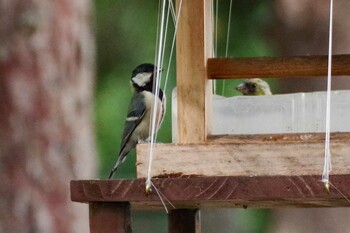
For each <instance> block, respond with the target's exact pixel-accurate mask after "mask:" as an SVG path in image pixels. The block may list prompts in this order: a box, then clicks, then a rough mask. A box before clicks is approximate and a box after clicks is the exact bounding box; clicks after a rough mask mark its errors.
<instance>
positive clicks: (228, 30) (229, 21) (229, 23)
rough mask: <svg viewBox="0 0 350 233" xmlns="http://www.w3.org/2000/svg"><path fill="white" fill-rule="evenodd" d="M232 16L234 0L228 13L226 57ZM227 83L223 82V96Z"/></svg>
mask: <svg viewBox="0 0 350 233" xmlns="http://www.w3.org/2000/svg"><path fill="white" fill-rule="evenodd" d="M231 15H232V0H230V10H229V13H228V23H227V36H226V50H225V57H227V55H228V47H229V41H230V27H231ZM225 81H226V80H223V81H222V93H221V94H222V96H223V95H225Z"/></svg>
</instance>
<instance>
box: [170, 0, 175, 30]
mask: <svg viewBox="0 0 350 233" xmlns="http://www.w3.org/2000/svg"><path fill="white" fill-rule="evenodd" d="M169 6H170V10H171V16H172V18H173V22H174V25H175V24H176V13H175V7H174V4H173V1H172V0H169Z"/></svg>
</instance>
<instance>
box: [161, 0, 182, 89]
mask: <svg viewBox="0 0 350 233" xmlns="http://www.w3.org/2000/svg"><path fill="white" fill-rule="evenodd" d="M181 6H182V0H181V1H180V5H179V12H178V13H177V16H176V20H175V31H174V36H173V42H172V44H171V50H170V57H169V62H168V67H167V71H166V75H165V83H164V93H165V91H166V88H167V85H168V77H169V71H170V66H171V61H172V58H173V52H174V47H175V41H176V33H177V26H178V24H179V17H180V13H181Z"/></svg>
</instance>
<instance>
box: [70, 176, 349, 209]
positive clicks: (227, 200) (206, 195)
mask: <svg viewBox="0 0 350 233" xmlns="http://www.w3.org/2000/svg"><path fill="white" fill-rule="evenodd" d="M320 179H321V175H315V176H308V175H307V176H260V177H247V176H240V177H190V178H159V179H152V182H153V183H154V185H155V186H156V187H157V188H158V189H159V191H161V192H162V194H163V195H164V196H166V197H167V198H168V199H169V200H170V201H171V202H172V204H173V205H175V207H176V208H177V209H188V208H193V209H198V208H213V207H215V208H218V207H231V208H233V207H237V208H242V207H243V208H250V207H262V208H270V207H338V206H350V203H349V202H348V201H347V200H346V199H345V198H344V197H343V196H342V194H340V193H339V192H338V191H336V190H335V189H334V188H331V192H330V194H327V192H326V191H325V189H324V185H323V183H322V182H320ZM330 180H331V182H332V184H333V185H334V186H335V187H337V189H338V190H339V191H341V192H342V193H343V194H344V195H345V196H347V197H349V196H350V175H331V177H330ZM70 185H71V199H72V201H76V202H85V203H88V202H125V201H128V202H130V203H131V206H132V208H135V209H160V208H163V206H162V204H161V202H160V200H159V197H158V196H157V194H156V192H155V191H153V192H152V193H151V194H148V195H147V194H146V193H145V179H135V180H73V181H71V184H70ZM168 208H169V209H170V210H171V209H172V207H171V206H168Z"/></svg>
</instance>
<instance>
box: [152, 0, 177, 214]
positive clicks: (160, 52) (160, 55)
mask: <svg viewBox="0 0 350 233" xmlns="http://www.w3.org/2000/svg"><path fill="white" fill-rule="evenodd" d="M166 2H167V0H162V4H161V2H160V6H159V9H160V8H161V9H162V10H161V17H159V15H158V28H159V29H158V28H157V46H156V56H155V65H156V67H157V70H156V71H155V75H156V77H157V78H155V79H154V83H153V90H155V93H154V94H155V96H158V95H159V86H160V83H161V73H160V71H161V69H160V68H161V67H163V62H164V50H165V45H166V35H167V30H168V19H169V12H171V11H172V10H171V8H173V4H172V1H171V0H168V2H169V4H168V14H167V17H166V18H167V19H166V25H164V24H165V23H164V21H165V20H164V19H165V6H166ZM181 6H182V0H181V2H180V5H179V12H178V15H177V17H176V20H175V31H174V36H173V42H172V47H171V52H170V58H169V64H168V68H167V75H166V80H165V87H164V94H165V91H166V86H167V81H168V76H169V69H170V64H171V60H172V54H173V50H174V45H175V39H176V31H177V25H178V21H179V16H180V12H181ZM159 22H160V23H159ZM164 27H165V28H164ZM158 35H159V36H158ZM157 108H158V105H157V99H156V98H155V100H154V103H153V109H152V113H151V119H150V121H151V122H150V125H151V127H150V135H151V136H150V143H149V144H148V152H149V163H148V170H147V179H146V193H150V192H151V187H153V188H154V190H155V191H156V193H157V195H158V197H159V199H160V200H161V202H162V204H163V206H164V209H165V211H166V212H167V213H168V209H167V207H166V204H165V202H164V200H163V198H164V199H165V200H166V201H167V202H168V203H169V204H170V205H171V206H173V207H174V205H173V204H172V203H171V202H170V201H169V200H168V199H167V198H166V197H165V196H164V195H163V194H162V193H161V192H160V190H158V189H157V188H156V187H155V185H154V184H153V182H152V181H151V169H152V161H153V151H154V142H155V140H156V138H157V130H156V127H157V125H158V122H156V120H157V118H159V116H157V112H158V110H157ZM174 208H175V207H174Z"/></svg>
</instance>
